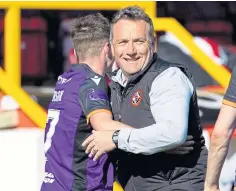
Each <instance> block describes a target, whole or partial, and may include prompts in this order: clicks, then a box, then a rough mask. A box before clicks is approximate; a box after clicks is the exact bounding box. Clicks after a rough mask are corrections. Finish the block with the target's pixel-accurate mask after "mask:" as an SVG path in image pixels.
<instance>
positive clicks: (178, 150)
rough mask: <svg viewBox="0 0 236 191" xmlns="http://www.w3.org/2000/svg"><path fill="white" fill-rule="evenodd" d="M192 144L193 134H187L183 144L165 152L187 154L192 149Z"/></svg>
mask: <svg viewBox="0 0 236 191" xmlns="http://www.w3.org/2000/svg"><path fill="white" fill-rule="evenodd" d="M193 145H194V140H193V136H191V135H189V136H188V137H187V140H186V141H185V143H184V144H183V145H181V146H180V147H177V148H175V149H172V150H169V151H167V152H166V153H168V154H179V155H184V154H188V153H190V152H191V151H192V150H193Z"/></svg>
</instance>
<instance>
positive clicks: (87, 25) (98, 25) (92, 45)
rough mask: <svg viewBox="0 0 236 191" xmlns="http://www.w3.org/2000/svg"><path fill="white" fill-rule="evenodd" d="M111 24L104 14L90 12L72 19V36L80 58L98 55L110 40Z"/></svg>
mask: <svg viewBox="0 0 236 191" xmlns="http://www.w3.org/2000/svg"><path fill="white" fill-rule="evenodd" d="M109 35H110V24H109V21H108V19H107V18H105V17H104V16H103V15H102V14H100V13H96V14H89V15H86V16H83V17H78V18H76V19H74V20H73V21H72V26H71V30H70V36H71V38H72V42H73V45H74V48H75V51H76V54H77V56H78V57H79V60H83V59H85V58H86V57H88V56H98V55H99V54H100V53H101V50H102V47H103V46H104V45H105V43H106V42H109Z"/></svg>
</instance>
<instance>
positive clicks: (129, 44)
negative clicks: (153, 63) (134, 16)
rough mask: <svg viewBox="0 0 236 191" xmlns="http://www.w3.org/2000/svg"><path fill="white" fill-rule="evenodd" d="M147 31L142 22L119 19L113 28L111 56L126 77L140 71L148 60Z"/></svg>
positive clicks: (144, 23)
mask: <svg viewBox="0 0 236 191" xmlns="http://www.w3.org/2000/svg"><path fill="white" fill-rule="evenodd" d="M148 30H149V26H148V24H147V23H146V22H145V21H144V20H128V19H121V20H119V21H118V22H117V23H115V25H114V26H113V31H112V32H113V39H112V51H113V55H114V56H115V60H116V62H117V63H118V65H119V66H120V68H121V69H122V71H123V73H124V74H125V75H126V76H127V77H128V76H129V75H132V74H135V73H137V72H139V71H140V70H142V69H143V68H144V67H145V66H146V65H147V63H148V62H149V60H150V56H151V47H150V43H149V42H148V40H149V39H148Z"/></svg>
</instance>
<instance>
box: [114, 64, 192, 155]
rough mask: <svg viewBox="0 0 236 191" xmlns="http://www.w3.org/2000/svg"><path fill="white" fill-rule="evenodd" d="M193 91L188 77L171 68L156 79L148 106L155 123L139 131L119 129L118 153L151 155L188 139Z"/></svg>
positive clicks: (177, 69) (176, 145)
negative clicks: (119, 151)
mask: <svg viewBox="0 0 236 191" xmlns="http://www.w3.org/2000/svg"><path fill="white" fill-rule="evenodd" d="M193 91H194V88H193V85H192V83H191V82H190V81H189V79H188V78H187V76H186V75H185V74H184V73H183V72H182V71H181V70H180V69H179V68H176V67H171V68H168V69H167V70H165V71H164V72H162V74H160V75H159V76H157V77H156V78H155V79H154V81H153V83H152V86H151V91H150V92H149V96H150V107H151V112H152V115H153V117H154V119H155V122H156V123H155V124H153V125H151V126H147V127H143V128H141V129H122V130H120V133H119V139H118V147H119V149H121V150H124V151H127V152H131V153H136V154H137V153H140V154H146V155H150V154H153V153H158V152H162V151H167V150H170V149H173V148H176V147H178V146H180V145H181V144H183V143H184V142H185V140H186V138H187V131H188V116H189V105H190V99H191V96H192V94H193Z"/></svg>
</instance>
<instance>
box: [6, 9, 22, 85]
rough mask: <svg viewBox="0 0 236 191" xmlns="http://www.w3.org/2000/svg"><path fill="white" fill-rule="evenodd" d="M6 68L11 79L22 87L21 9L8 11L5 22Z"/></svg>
mask: <svg viewBox="0 0 236 191" xmlns="http://www.w3.org/2000/svg"><path fill="white" fill-rule="evenodd" d="M4 22H5V23H4V25H5V28H4V59H5V61H4V67H5V71H6V74H7V76H8V77H9V79H10V80H11V81H12V82H14V83H15V84H17V85H21V60H20V58H21V57H20V55H21V51H20V43H21V38H20V37H21V25H20V8H19V7H17V6H12V7H9V8H8V9H7V12H6V15H5V21H4Z"/></svg>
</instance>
